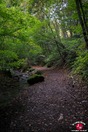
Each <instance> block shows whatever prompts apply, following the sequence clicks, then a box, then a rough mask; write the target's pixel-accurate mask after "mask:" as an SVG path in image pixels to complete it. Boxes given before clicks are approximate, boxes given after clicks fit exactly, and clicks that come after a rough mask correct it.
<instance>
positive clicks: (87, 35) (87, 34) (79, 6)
mask: <svg viewBox="0 0 88 132" xmlns="http://www.w3.org/2000/svg"><path fill="white" fill-rule="evenodd" d="M75 2H76V7H77V12H78V17H79V20H80V24H81V27H82V31H83V35H84V39H85V42H86V48H87V49H88V31H87V24H86V20H85V15H84V11H83V6H82V2H81V0H75Z"/></svg>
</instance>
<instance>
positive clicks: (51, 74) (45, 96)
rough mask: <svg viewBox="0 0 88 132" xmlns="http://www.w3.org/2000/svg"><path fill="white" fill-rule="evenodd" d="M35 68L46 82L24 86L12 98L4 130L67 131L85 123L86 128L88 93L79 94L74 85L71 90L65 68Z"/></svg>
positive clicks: (20, 131)
mask: <svg viewBox="0 0 88 132" xmlns="http://www.w3.org/2000/svg"><path fill="white" fill-rule="evenodd" d="M34 68H35V67H34ZM36 69H38V70H42V71H43V72H44V76H45V81H44V82H41V83H37V84H35V85H32V86H26V87H25V89H24V90H23V91H22V92H21V93H20V95H19V97H18V98H16V99H15V101H14V105H12V106H11V108H10V111H11V112H10V114H8V118H7V119H8V120H9V116H11V117H10V128H9V127H7V131H9V132H70V131H71V130H72V129H75V126H72V124H73V123H75V122H77V121H83V122H85V123H86V125H85V128H84V129H87V126H88V110H87V108H88V92H87V91H86V90H84V91H82V92H81V91H80V88H78V87H77V86H76V85H75V86H74V87H72V82H71V81H72V80H71V79H69V76H68V75H69V73H68V72H67V70H65V69H60V70H59V69H57V70H54V69H46V68H41V67H36ZM13 106H14V107H13ZM11 109H12V110H11ZM8 111H9V110H8ZM8 113H9V112H8ZM7 131H6V132H7ZM2 132H3V131H2Z"/></svg>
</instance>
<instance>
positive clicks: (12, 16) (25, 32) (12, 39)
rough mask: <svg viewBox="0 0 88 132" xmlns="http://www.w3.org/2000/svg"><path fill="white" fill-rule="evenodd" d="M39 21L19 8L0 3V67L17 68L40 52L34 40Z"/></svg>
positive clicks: (39, 24)
mask: <svg viewBox="0 0 88 132" xmlns="http://www.w3.org/2000/svg"><path fill="white" fill-rule="evenodd" d="M40 26H41V22H40V21H39V20H38V19H37V18H35V17H33V16H31V15H29V14H28V12H26V13H25V12H22V11H20V9H19V8H16V7H10V8H7V7H6V5H5V4H0V69H3V68H4V69H6V68H7V69H8V68H12V67H13V68H16V67H17V68H18V67H20V66H21V65H23V62H24V60H25V59H26V58H30V59H32V58H33V57H35V56H37V55H38V54H39V53H41V52H42V50H41V48H40V46H38V44H37V43H36V42H35V40H34V34H35V33H36V31H37V30H38V28H39V27H40Z"/></svg>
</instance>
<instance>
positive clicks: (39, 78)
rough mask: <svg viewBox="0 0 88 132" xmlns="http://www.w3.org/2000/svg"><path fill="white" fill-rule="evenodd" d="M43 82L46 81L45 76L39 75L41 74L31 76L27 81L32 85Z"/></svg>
mask: <svg viewBox="0 0 88 132" xmlns="http://www.w3.org/2000/svg"><path fill="white" fill-rule="evenodd" d="M42 81H44V76H43V75H39V74H34V75H32V76H30V78H29V79H28V80H27V82H28V83H29V84H30V85H33V84H35V83H38V82H42Z"/></svg>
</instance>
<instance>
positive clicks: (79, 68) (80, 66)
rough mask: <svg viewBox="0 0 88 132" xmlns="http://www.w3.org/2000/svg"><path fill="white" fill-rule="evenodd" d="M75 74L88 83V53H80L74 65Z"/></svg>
mask: <svg viewBox="0 0 88 132" xmlns="http://www.w3.org/2000/svg"><path fill="white" fill-rule="evenodd" d="M73 71H74V74H79V75H81V76H82V78H83V79H85V80H86V81H88V51H84V52H82V53H80V55H79V56H78V57H77V58H76V61H75V62H74V65H73Z"/></svg>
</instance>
